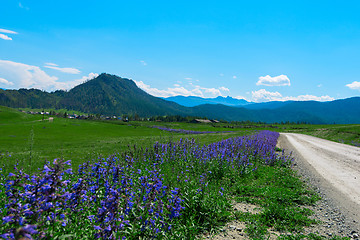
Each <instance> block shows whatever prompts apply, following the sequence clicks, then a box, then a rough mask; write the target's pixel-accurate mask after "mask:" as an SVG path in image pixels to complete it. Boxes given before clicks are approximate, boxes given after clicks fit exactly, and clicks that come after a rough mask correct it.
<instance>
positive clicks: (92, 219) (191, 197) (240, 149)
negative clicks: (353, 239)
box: [0, 131, 287, 239]
mask: <svg viewBox="0 0 360 240" xmlns="http://www.w3.org/2000/svg"><path fill="white" fill-rule="evenodd" d="M277 137H278V133H273V132H269V131H262V132H260V133H258V134H255V135H252V136H245V137H238V138H232V139H228V140H223V141H220V142H217V143H213V144H210V145H204V146H199V145H198V144H196V142H195V141H194V140H188V139H184V140H180V141H179V142H177V143H173V142H169V143H166V144H161V143H155V144H154V146H153V147H152V148H150V149H142V148H135V149H134V150H133V151H129V152H127V153H124V154H123V155H121V156H120V155H113V156H110V157H108V158H99V159H98V160H97V161H94V162H87V163H85V164H83V165H81V166H80V167H79V169H78V171H77V172H75V173H73V171H72V170H71V168H70V167H69V166H70V165H71V164H70V161H64V160H60V159H55V160H54V161H53V162H52V163H51V164H50V163H47V164H45V166H44V168H43V169H42V171H41V172H40V173H39V174H35V175H32V176H30V175H28V174H26V173H24V172H23V171H22V170H20V169H18V168H16V167H15V172H14V173H9V174H7V175H5V176H4V175H1V174H0V180H1V182H0V183H1V185H0V197H1V198H2V199H4V200H5V201H3V202H4V205H0V207H1V212H0V216H1V218H2V225H0V233H1V235H0V238H3V239H18V238H20V237H26V238H28V239H33V238H35V239H40V238H52V239H55V238H61V237H73V238H74V239H79V238H100V239H125V238H130V239H140V238H142V239H150V238H162V237H167V238H168V237H169V236H172V237H173V238H176V237H179V236H181V237H182V238H188V237H189V235H188V234H190V233H191V234H196V233H197V231H201V230H206V229H209V228H211V224H216V221H223V220H224V219H226V216H228V212H227V210H228V207H229V202H228V199H227V197H226V195H227V186H226V184H225V183H227V182H228V181H229V179H230V180H231V181H236V179H238V178H240V177H241V176H242V175H243V174H247V173H251V172H253V171H256V169H257V167H258V166H260V165H264V164H265V165H271V164H276V163H278V162H279V163H285V162H286V161H287V159H286V158H284V157H281V156H279V155H277V154H276V153H275V145H276V140H277ZM219 216H220V217H219ZM195 223H196V224H195ZM184 226H186V227H184ZM179 231H180V232H181V233H179Z"/></svg>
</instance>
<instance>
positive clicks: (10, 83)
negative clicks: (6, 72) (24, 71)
mask: <svg viewBox="0 0 360 240" xmlns="http://www.w3.org/2000/svg"><path fill="white" fill-rule="evenodd" d="M3 84H5V85H8V86H11V85H14V83H13V82H9V81H8V80H6V79H5V78H0V86H1V85H3Z"/></svg>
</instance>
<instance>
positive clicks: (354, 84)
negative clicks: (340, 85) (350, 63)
mask: <svg viewBox="0 0 360 240" xmlns="http://www.w3.org/2000/svg"><path fill="white" fill-rule="evenodd" d="M345 86H347V87H348V88H350V89H354V90H359V91H360V82H357V81H354V82H352V83H349V84H346V85H345Z"/></svg>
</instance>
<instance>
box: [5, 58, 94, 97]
mask: <svg viewBox="0 0 360 240" xmlns="http://www.w3.org/2000/svg"><path fill="white" fill-rule="evenodd" d="M0 73H1V75H2V77H3V79H6V80H7V81H8V82H11V83H13V85H12V86H13V88H15V89H18V88H37V89H42V90H46V91H53V90H57V89H70V88H72V87H74V86H75V85H77V84H80V83H82V82H84V81H86V80H87V79H89V78H93V77H96V76H97V74H96V73H90V74H89V75H88V76H84V77H82V78H81V79H76V80H73V81H62V82H60V81H58V80H59V79H58V77H56V76H50V75H48V74H47V73H46V72H45V71H43V70H42V69H41V68H40V67H38V66H32V65H28V64H24V63H18V62H12V61H7V60H0Z"/></svg>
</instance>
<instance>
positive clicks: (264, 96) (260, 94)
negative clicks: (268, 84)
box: [251, 89, 282, 102]
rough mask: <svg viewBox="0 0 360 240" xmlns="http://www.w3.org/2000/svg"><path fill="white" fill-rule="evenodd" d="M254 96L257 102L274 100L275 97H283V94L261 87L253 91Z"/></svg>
mask: <svg viewBox="0 0 360 240" xmlns="http://www.w3.org/2000/svg"><path fill="white" fill-rule="evenodd" d="M251 94H252V98H253V99H254V100H255V102H258V101H274V99H275V98H281V97H282V95H281V93H279V92H268V91H266V90H265V89H260V90H258V91H251Z"/></svg>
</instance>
